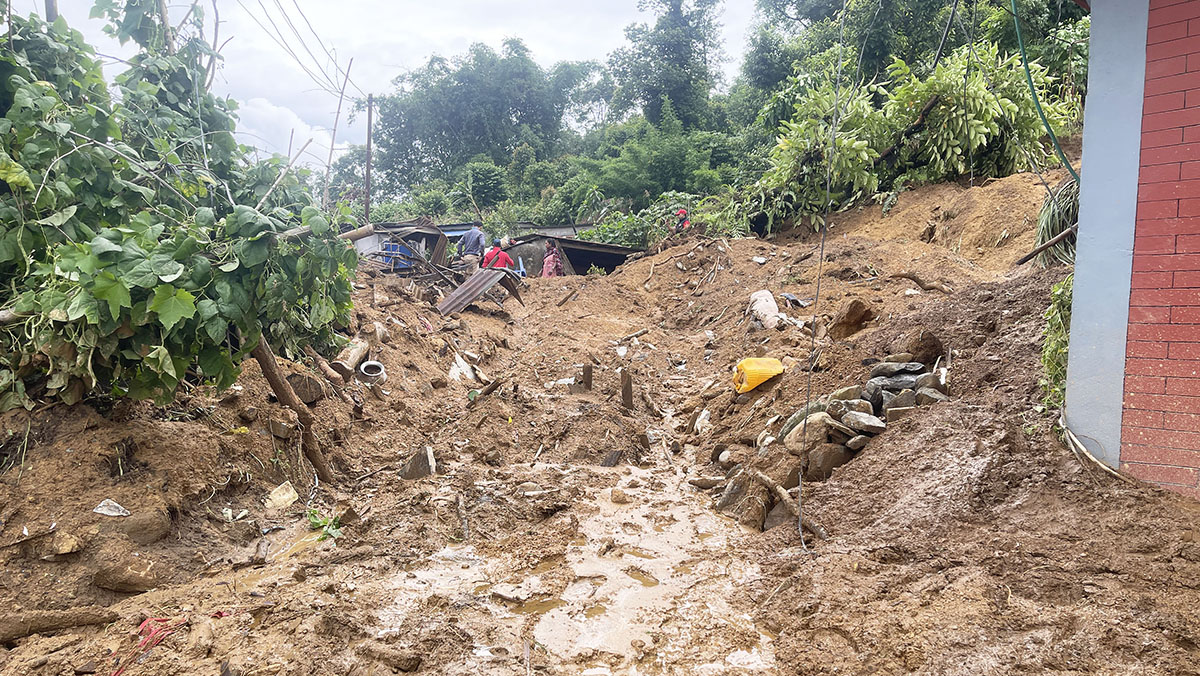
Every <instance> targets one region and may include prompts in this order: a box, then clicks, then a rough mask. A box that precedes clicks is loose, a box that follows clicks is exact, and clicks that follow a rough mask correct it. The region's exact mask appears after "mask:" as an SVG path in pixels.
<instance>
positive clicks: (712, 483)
mask: <svg viewBox="0 0 1200 676" xmlns="http://www.w3.org/2000/svg"><path fill="white" fill-rule="evenodd" d="M688 483H689V484H691V485H693V486H695V487H696V488H699V489H700V490H704V491H707V490H709V489H711V488H716V487H717V486H720V485H721V484H723V483H725V477H719V476H697V477H692V478H691V479H688Z"/></svg>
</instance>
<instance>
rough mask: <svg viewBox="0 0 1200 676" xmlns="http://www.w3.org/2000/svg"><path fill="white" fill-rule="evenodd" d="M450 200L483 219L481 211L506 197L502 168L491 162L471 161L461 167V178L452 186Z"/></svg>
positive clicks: (478, 218) (477, 217) (506, 190)
mask: <svg viewBox="0 0 1200 676" xmlns="http://www.w3.org/2000/svg"><path fill="white" fill-rule="evenodd" d="M450 198H451V200H453V201H454V202H456V203H457V204H456V206H458V207H459V208H461V209H470V210H471V211H473V212H475V218H476V219H477V220H480V221H482V220H483V212H484V210H485V209H490V208H492V207H494V206H496V205H497V204H500V203H501V202H503V201H504V200H506V199H508V186H506V185H505V183H504V170H503V169H501V168H500V167H497V166H496V165H494V164H492V163H491V162H471V163H469V164H467V165H466V166H465V167H463V169H462V180H460V181H459V182H458V184H457V185H456V186H455V187H454V191H453V192H452V193H451V195H450Z"/></svg>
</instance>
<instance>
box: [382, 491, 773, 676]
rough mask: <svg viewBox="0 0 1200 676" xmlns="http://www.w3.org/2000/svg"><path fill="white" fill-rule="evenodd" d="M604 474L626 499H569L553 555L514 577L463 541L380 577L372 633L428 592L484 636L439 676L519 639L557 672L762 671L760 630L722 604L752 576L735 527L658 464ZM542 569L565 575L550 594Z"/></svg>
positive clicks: (764, 653) (478, 662)
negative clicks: (486, 637)
mask: <svg viewBox="0 0 1200 676" xmlns="http://www.w3.org/2000/svg"><path fill="white" fill-rule="evenodd" d="M622 471H624V472H625V473H624V474H621V472H622ZM613 472H614V473H615V474H616V475H617V476H620V477H621V479H620V481H619V483H618V485H619V486H621V488H622V490H623V491H624V492H625V493H626V494H627V495H629V496H630V497H631V498H632V500H631V502H630V503H627V504H616V503H614V502H612V500H611V491H610V490H607V489H606V490H602V491H597V492H596V493H594V494H593V495H591V496H590V497H589V498H587V499H586V500H585V501H584V502H583V503H581V504H580V505H578V507H579V509H577V513H579V514H580V520H579V535H578V536H577V537H576V538H575V539H574V540H573V541H572V542H571V543H570V544H569V545H568V547H567V549H566V554H565V556H555V557H553V558H548V559H546V560H544V561H542V562H541V563H540V564H539V565H538V566H537V567H535V568H534V569H533V570H532V571H529V572H527V573H525V574H524V575H519V576H517V577H515V578H514V577H512V575H511V570H512V569H513V568H514V563H513V562H510V561H506V560H502V559H500V558H486V557H482V556H480V555H479V554H478V553H477V552H476V550H475V549H474V548H472V547H469V546H463V547H448V548H446V549H443V550H442V551H440V552H437V553H436V554H435V555H433V556H431V557H429V559H427V560H425V561H423V562H418V563H416V564H415V565H413V566H412V567H411V568H410V569H409V570H408V571H406V572H404V573H402V574H399V575H397V576H396V577H395V578H394V579H393V580H392V581H391V587H392V589H393V590H394V599H395V600H394V602H393V603H392V604H391V605H390V607H388V608H386V609H385V610H384V611H383V612H381V613H380V615H379V617H380V620H381V622H382V624H383V627H382V628H381V630H380V636H386V635H388V634H390V633H394V632H396V631H398V628H399V627H401V626H402V625H403V623H404V622H405V620H406V619H410V616H411V615H412V613H414V612H416V611H417V609H418V608H419V607H420V606H421V604H422V602H423V601H424V600H426V599H428V598H430V597H431V596H433V595H438V596H442V597H445V598H447V599H448V600H449V601H450V602H451V603H452V604H454V605H455V606H456V607H457V608H459V609H460V617H459V622H469V623H471V624H475V623H483V624H484V625H486V626H488V627H489V631H488V633H489V634H490V636H491V638H492V639H493V640H492V645H491V646H477V647H476V650H475V651H474V653H472V654H471V655H470V656H468V657H467V658H466V659H467V660H468V661H469V662H472V663H470V664H461V665H443V666H444V667H445V668H446V671H449V672H457V671H458V669H462V670H463V671H477V672H479V673H483V672H485V671H487V668H486V661H487V658H488V657H489V656H491V655H493V654H495V653H496V652H497V651H498V650H500V651H505V650H516V651H520V650H521V646H522V645H529V644H532V645H534V646H535V649H536V650H539V651H542V654H544V656H545V657H547V658H549V660H548V661H549V662H550V663H551V664H552V665H555V666H557V667H559V668H560V669H562V671H561V672H555V673H589V674H594V675H597V676H599V675H602V674H648V673H676V672H678V673H685V672H686V673H728V672H730V671H731V670H732V671H745V672H754V671H766V670H772V669H774V667H775V663H774V657H773V655H772V651H771V638H770V637H769V636H767V635H766V634H764V633H762V632H761V631H759V630H758V629H757V628H756V627H755V626H754V624H753V623H752V622H751V621H750V619H749V618H747V617H745V616H738V615H736V614H735V613H734V611H733V610H732V609H731V607H730V605H729V603H728V602H727V599H729V598H732V597H733V596H734V595H735V594H736V591H737V588H738V587H739V586H741V585H743V584H745V583H746V582H748V581H750V580H752V579H754V578H756V577H757V576H758V575H759V574H760V573H759V571H758V569H757V567H756V566H754V565H753V564H748V563H746V562H744V561H740V560H738V557H736V556H735V555H734V552H733V549H732V547H733V540H734V539H735V538H737V537H738V536H741V535H743V534H744V533H745V531H744V529H743V528H741V527H740V526H738V525H736V524H735V523H733V522H731V521H729V520H727V519H724V518H722V517H720V516H718V515H716V514H714V513H713V512H712V511H711V510H710V509H709V508H708V505H707V502H706V500H705V499H704V498H703V496H700V495H698V494H697V493H696V492H695V491H694V490H693V489H691V488H690V487H689V486H687V485H686V484H685V483H684V482H683V479H682V477H679V476H677V475H676V474H675V473H674V472H673V471H672V470H671V469H669V468H660V469H639V468H628V469H627V470H613ZM630 484H632V485H633V486H634V487H632V488H631V487H629V486H630ZM550 576H554V577H555V579H559V580H560V581H561V578H562V577H564V576H565V577H566V579H567V580H568V583H567V585H566V587H565V589H562V591H561V592H557V593H550V592H549V591H548V589H547V585H546V584H545V582H544V581H545V579H546V578H548V577H550ZM557 588H561V584H560V585H558V587H557ZM530 623H532V632H530V631H529V626H530ZM530 633H531V634H532V635H530ZM505 646H507V648H505Z"/></svg>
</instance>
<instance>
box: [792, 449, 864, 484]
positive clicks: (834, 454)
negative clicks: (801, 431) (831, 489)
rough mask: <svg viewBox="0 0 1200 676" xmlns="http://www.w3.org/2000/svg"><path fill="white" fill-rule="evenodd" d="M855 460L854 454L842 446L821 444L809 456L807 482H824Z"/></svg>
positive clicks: (805, 476)
mask: <svg viewBox="0 0 1200 676" xmlns="http://www.w3.org/2000/svg"><path fill="white" fill-rule="evenodd" d="M853 459H854V453H853V452H851V451H850V449H848V448H846V447H845V446H842V445H841V444H821V445H819V446H817V447H816V448H814V449H813V450H812V451H811V452H810V453H809V454H808V469H807V470H806V471H805V472H804V479H805V481H824V480H826V479H828V478H829V477H830V476H832V475H833V470H835V469H837V468H838V467H841V466H842V465H844V464H846V463H848V462H850V461H851V460H853Z"/></svg>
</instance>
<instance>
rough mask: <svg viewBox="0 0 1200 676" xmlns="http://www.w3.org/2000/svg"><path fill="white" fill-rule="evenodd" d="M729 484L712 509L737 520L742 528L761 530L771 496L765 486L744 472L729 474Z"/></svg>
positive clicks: (738, 471)
mask: <svg viewBox="0 0 1200 676" xmlns="http://www.w3.org/2000/svg"><path fill="white" fill-rule="evenodd" d="M731 474H732V475H733V476H731V477H730V480H729V483H728V484H726V485H725V490H724V492H722V493H721V495H720V497H718V498H717V500H716V502H715V504H714V505H713V508H714V509H716V510H717V511H718V512H724V513H726V514H729V515H731V516H733V517H734V518H735V519H737V522H738V523H740V524H742V525H743V526H749V527H750V528H755V529H758V530H762V526H763V520H764V519H766V516H767V509H766V506H767V504H769V503H770V500H771V496H770V493H769V491H768V490H767V487H766V486H763V485H762V484H760V483H758V482H757V481H754V480H753V479H751V478H750V477H749V476H748V475H747V474H746V472H745V471H744V470H740V469H739V470H737V471H735V472H731Z"/></svg>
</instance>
